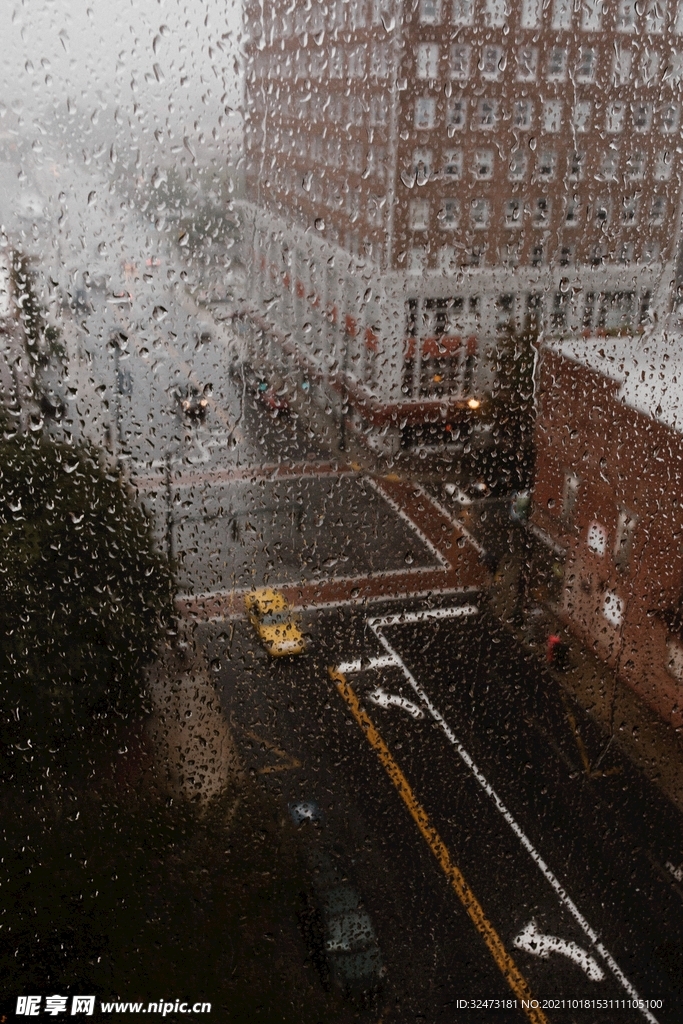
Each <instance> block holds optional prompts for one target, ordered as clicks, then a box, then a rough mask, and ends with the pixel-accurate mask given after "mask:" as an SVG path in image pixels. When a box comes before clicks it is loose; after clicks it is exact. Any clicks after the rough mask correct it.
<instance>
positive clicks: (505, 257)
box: [499, 242, 520, 270]
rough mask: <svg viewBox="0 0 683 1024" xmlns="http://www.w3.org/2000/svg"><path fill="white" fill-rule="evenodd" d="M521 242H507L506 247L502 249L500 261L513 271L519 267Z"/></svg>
mask: <svg viewBox="0 0 683 1024" xmlns="http://www.w3.org/2000/svg"><path fill="white" fill-rule="evenodd" d="M519 250H520V245H519V242H506V243H505V245H503V246H501V247H500V250H499V253H500V261H501V263H502V264H503V266H504V267H509V268H510V269H511V270H513V269H514V268H515V267H518V266H519Z"/></svg>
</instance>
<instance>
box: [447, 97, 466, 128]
mask: <svg viewBox="0 0 683 1024" xmlns="http://www.w3.org/2000/svg"><path fill="white" fill-rule="evenodd" d="M446 119H447V123H448V127H449V129H452V130H454V131H458V130H459V129H461V128H464V127H465V124H466V123H467V100H453V101H452V102H451V103H449V104H448V109H447V114H446Z"/></svg>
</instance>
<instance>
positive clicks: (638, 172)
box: [626, 149, 645, 181]
mask: <svg viewBox="0 0 683 1024" xmlns="http://www.w3.org/2000/svg"><path fill="white" fill-rule="evenodd" d="M644 176H645V154H644V153H643V151H642V150H641V149H636V150H634V151H633V152H632V153H631V155H630V156H629V158H628V160H627V161H626V177H627V178H630V180H631V181H640V180H641V178H643V177H644Z"/></svg>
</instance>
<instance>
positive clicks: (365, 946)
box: [289, 802, 386, 1002]
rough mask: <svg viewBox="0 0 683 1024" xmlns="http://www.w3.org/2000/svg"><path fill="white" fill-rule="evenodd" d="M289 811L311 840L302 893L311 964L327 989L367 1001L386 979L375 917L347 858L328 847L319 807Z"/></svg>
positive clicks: (297, 807) (310, 804) (302, 805)
mask: <svg viewBox="0 0 683 1024" xmlns="http://www.w3.org/2000/svg"><path fill="white" fill-rule="evenodd" d="M289 811H290V815H291V817H292V820H293V821H294V823H295V824H296V825H298V826H299V827H301V828H302V839H305V841H306V842H307V847H306V850H305V859H306V862H307V867H308V871H309V872H310V878H311V884H310V888H309V890H308V891H307V892H305V893H302V894H301V907H300V913H299V923H300V926H301V930H302V932H303V935H304V939H305V940H306V944H307V945H308V947H309V950H310V954H311V960H312V962H313V963H314V965H315V966H316V968H317V969H318V971H319V973H320V976H321V980H322V982H323V984H324V985H325V986H326V987H329V986H331V985H335V986H336V987H337V988H339V989H340V990H341V991H342V992H343V994H344V995H345V996H347V997H348V998H350V999H358V1000H361V1001H364V1002H367V1001H368V1000H371V999H372V998H373V997H374V996H375V995H376V994H377V992H378V991H379V989H380V988H381V986H382V982H383V980H384V977H385V975H386V968H385V966H384V963H383V959H382V952H381V950H380V947H379V943H378V941H377V936H376V934H375V930H374V927H373V924H372V920H371V918H370V915H369V913H368V911H367V910H366V908H365V907H364V905H363V900H362V897H361V895H360V893H359V892H358V890H357V889H356V888H355V887H354V885H353V884H352V882H351V881H350V879H349V877H348V872H347V871H346V870H345V866H344V865H343V863H342V858H341V856H340V855H339V854H338V853H337V852H335V850H334V849H332V848H330V847H329V846H327V845H326V842H325V835H324V832H322V833H321V831H320V830H321V827H322V824H323V821H322V815H321V813H320V809H319V807H318V805H317V804H316V803H313V802H304V803H299V804H292V805H290V808H289Z"/></svg>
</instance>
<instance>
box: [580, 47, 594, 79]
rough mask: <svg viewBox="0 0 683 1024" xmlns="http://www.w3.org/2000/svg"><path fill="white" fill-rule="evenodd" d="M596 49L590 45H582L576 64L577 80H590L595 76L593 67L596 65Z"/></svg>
mask: <svg viewBox="0 0 683 1024" xmlns="http://www.w3.org/2000/svg"><path fill="white" fill-rule="evenodd" d="M597 56H598V55H597V51H596V50H594V49H593V48H592V47H590V46H584V47H583V48H582V49H581V54H580V56H579V62H578V64H577V65H576V80H577V82H592V81H593V79H594V78H595V69H596V65H597Z"/></svg>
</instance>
